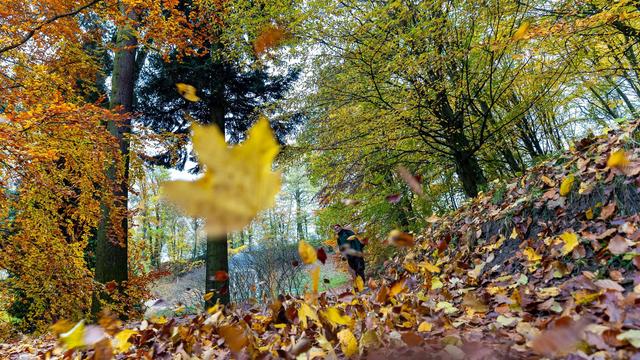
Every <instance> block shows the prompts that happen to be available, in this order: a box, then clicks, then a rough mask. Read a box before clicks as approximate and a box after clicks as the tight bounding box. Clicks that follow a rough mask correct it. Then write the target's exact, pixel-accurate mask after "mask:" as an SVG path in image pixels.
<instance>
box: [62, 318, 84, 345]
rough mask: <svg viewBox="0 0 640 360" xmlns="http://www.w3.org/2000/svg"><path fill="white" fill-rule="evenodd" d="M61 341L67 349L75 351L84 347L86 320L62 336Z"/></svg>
mask: <svg viewBox="0 0 640 360" xmlns="http://www.w3.org/2000/svg"><path fill="white" fill-rule="evenodd" d="M60 340H62V342H63V343H64V345H65V346H66V348H67V349H69V350H71V349H75V348H79V347H83V346H84V320H80V321H79V322H78V323H77V324H75V325H74V326H73V327H72V328H71V329H70V330H69V331H67V332H65V333H62V334H60Z"/></svg>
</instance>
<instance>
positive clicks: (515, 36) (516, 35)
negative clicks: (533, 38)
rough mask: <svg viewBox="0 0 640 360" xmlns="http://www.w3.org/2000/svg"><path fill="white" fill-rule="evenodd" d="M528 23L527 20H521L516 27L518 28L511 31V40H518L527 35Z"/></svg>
mask: <svg viewBox="0 0 640 360" xmlns="http://www.w3.org/2000/svg"><path fill="white" fill-rule="evenodd" d="M529 25H530V24H529V22H528V21H525V22H523V23H522V24H521V25H520V27H519V28H518V30H516V32H515V33H513V36H512V37H511V40H513V41H518V40H522V39H524V37H525V36H526V35H527V31H528V30H529Z"/></svg>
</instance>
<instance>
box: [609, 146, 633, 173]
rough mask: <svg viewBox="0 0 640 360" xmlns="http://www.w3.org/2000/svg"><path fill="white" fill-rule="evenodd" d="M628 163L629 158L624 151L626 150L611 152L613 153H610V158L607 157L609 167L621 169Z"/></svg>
mask: <svg viewBox="0 0 640 360" xmlns="http://www.w3.org/2000/svg"><path fill="white" fill-rule="evenodd" d="M627 165H629V159H627V154H626V153H625V152H624V150H618V151H615V152H613V153H611V155H609V158H608V159H607V167H609V168H618V169H620V168H624V167H625V166H627Z"/></svg>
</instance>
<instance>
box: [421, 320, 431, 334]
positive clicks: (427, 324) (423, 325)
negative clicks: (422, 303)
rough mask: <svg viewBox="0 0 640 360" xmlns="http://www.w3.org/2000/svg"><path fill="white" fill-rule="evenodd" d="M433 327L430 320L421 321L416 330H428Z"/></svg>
mask: <svg viewBox="0 0 640 360" xmlns="http://www.w3.org/2000/svg"><path fill="white" fill-rule="evenodd" d="M432 328H433V324H431V323H430V322H426V321H423V322H421V323H420V325H419V326H418V332H429V331H431V329H432Z"/></svg>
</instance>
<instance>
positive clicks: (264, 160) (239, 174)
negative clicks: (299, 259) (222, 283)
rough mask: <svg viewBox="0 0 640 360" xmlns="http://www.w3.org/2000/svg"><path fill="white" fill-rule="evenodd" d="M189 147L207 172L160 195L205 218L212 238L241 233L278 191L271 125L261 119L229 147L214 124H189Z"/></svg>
mask: <svg viewBox="0 0 640 360" xmlns="http://www.w3.org/2000/svg"><path fill="white" fill-rule="evenodd" d="M193 147H194V149H195V150H196V152H197V153H198V156H199V160H200V162H201V163H202V164H203V165H204V166H205V173H204V176H202V177H201V178H200V179H198V180H195V181H169V182H166V183H164V185H163V188H162V193H163V195H164V197H166V198H167V199H168V200H170V201H171V202H173V203H174V204H176V205H178V206H179V207H181V208H182V209H184V210H185V212H186V213H187V214H189V215H190V216H194V217H204V218H206V220H207V221H206V224H205V229H206V231H207V233H209V234H211V235H213V236H219V235H223V234H226V233H229V232H232V231H236V230H240V229H242V228H243V227H244V226H245V225H247V224H248V223H249V222H251V220H252V219H253V218H254V217H255V216H256V215H257V213H258V212H259V211H261V210H263V209H265V208H268V207H270V206H272V205H273V204H274V202H275V196H276V194H277V193H278V192H279V191H280V174H279V173H277V172H276V173H274V172H272V171H271V164H272V161H273V160H274V158H275V156H276V154H277V153H278V149H279V147H278V144H277V142H276V141H275V138H274V137H273V133H272V132H271V128H270V127H269V122H268V121H267V120H266V119H265V118H262V119H261V120H259V121H258V122H257V123H256V125H254V126H253V127H252V128H251V129H250V130H249V133H248V137H247V140H245V141H244V142H243V143H242V144H240V145H237V146H233V147H231V148H229V147H228V146H227V144H226V142H225V139H224V135H223V134H222V133H221V132H220V129H218V127H217V126H199V125H195V124H194V125H193Z"/></svg>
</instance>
